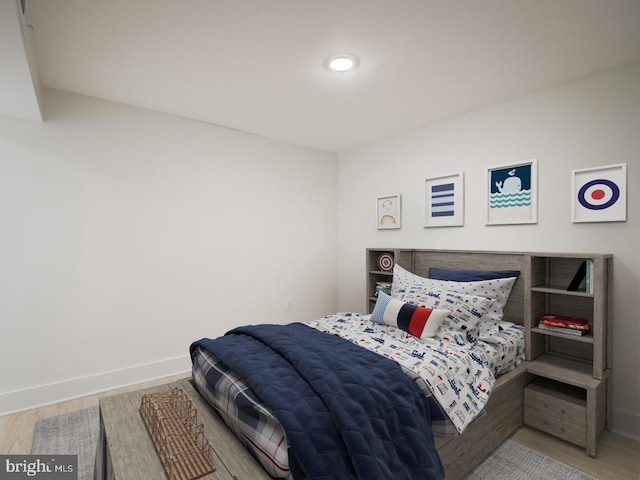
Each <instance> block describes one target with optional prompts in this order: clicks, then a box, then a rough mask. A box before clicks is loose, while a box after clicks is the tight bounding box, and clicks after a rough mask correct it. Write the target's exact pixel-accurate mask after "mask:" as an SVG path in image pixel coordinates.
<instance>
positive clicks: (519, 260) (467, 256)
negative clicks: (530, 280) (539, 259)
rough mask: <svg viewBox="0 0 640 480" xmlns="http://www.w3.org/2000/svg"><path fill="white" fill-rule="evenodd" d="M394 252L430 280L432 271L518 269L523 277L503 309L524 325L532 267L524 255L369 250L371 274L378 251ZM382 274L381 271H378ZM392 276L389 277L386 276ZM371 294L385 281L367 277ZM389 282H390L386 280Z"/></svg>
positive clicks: (399, 260)
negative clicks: (377, 282)
mask: <svg viewBox="0 0 640 480" xmlns="http://www.w3.org/2000/svg"><path fill="white" fill-rule="evenodd" d="M384 251H387V252H389V251H393V253H394V258H395V261H396V262H397V263H398V265H400V266H401V267H403V268H405V269H407V270H409V271H410V272H413V273H415V274H416V275H420V276H421V277H429V269H430V268H442V269H447V270H519V271H520V276H519V277H518V280H517V281H516V283H515V284H514V286H513V289H512V290H511V295H510V296H509V301H508V302H507V305H506V306H505V309H504V319H505V320H508V321H510V322H513V323H517V324H519V325H524V318H525V303H524V292H525V286H524V284H525V279H526V278H527V274H526V272H525V270H526V269H527V268H529V266H528V262H527V257H526V255H525V254H523V253H522V252H490V251H473V250H420V249H384V248H381V249H368V250H367V252H368V253H367V258H368V260H367V261H368V265H367V271H368V273H372V269H374V270H375V269H376V268H377V267H376V266H375V262H374V260H375V259H377V255H378V253H377V252H380V253H381V252H384ZM379 274H381V275H382V272H379ZM387 275H390V274H387ZM368 278H369V282H368V283H369V286H368V289H369V290H368V291H369V293H368V294H369V295H371V293H372V292H373V293H375V282H376V281H380V280H384V278H377V277H376V275H374V277H373V278H372V276H371V275H368ZM387 280H388V281H391V280H390V279H389V278H387Z"/></svg>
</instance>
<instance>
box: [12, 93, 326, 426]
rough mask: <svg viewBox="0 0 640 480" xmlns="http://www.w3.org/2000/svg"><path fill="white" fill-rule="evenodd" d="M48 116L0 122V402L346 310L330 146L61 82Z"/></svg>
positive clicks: (55, 393)
mask: <svg viewBox="0 0 640 480" xmlns="http://www.w3.org/2000/svg"><path fill="white" fill-rule="evenodd" d="M44 114H45V121H44V122H43V123H34V122H26V121H19V120H12V119H7V118H0V242H1V248H0V331H1V333H0V365H1V367H0V414H2V413H6V412H8V411H13V410H19V409H24V408H29V407H31V406H34V405H38V404H44V403H49V402H52V401H58V400H60V399H62V398H68V397H74V396H77V395H82V394H86V393H88V392H91V391H98V390H103V389H107V388H110V387H113V386H117V385H122V384H126V383H130V382H137V381H141V380H145V379H148V378H153V377H158V376H164V375H168V374H172V373H175V372H179V371H186V370H188V369H189V368H190V362H189V360H188V347H189V344H190V343H191V342H192V341H194V340H197V339H199V338H201V337H203V336H209V337H215V336H219V335H221V334H223V333H224V332H225V331H227V330H228V329H230V328H232V327H234V326H237V325H240V324H248V323H263V322H271V323H284V322H289V321H294V320H309V319H313V318H316V317H319V316H322V315H325V314H327V313H332V312H334V311H335V310H336V306H337V272H336V268H335V265H336V263H337V242H336V230H337V217H336V212H337V163H336V162H337V158H336V156H335V155H333V154H327V153H322V152H318V151H313V150H309V149H304V148H299V147H296V146H292V145H287V144H283V143H279V142H276V141H272V140H269V139H265V138H261V137H257V136H253V135H249V134H245V133H241V132H237V131H233V130H229V129H224V128H219V127H215V126H211V125H206V124H203V123H198V122H193V121H189V120H185V119H181V118H177V117H172V116H168V115H163V114H160V113H154V112H150V111H146V110H141V109H136V108H131V107H127V106H124V105H120V104H115V103H110V102H104V101H99V100H95V99H91V98H88V97H83V96H78V95H72V94H67V93H62V92H59V91H51V90H48V91H45V96H44ZM289 301H291V302H292V307H293V310H292V311H287V306H288V303H289Z"/></svg>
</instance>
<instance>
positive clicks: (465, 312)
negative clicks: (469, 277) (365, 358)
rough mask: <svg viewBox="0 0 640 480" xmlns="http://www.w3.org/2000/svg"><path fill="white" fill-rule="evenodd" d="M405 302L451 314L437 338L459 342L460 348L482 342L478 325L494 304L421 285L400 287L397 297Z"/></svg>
mask: <svg viewBox="0 0 640 480" xmlns="http://www.w3.org/2000/svg"><path fill="white" fill-rule="evenodd" d="M395 298H397V299H398V300H400V301H401V302H405V303H411V304H414V305H419V306H423V307H431V308H441V309H446V310H449V315H447V318H446V319H445V320H444V321H443V322H442V325H441V327H440V330H438V333H437V334H436V337H437V338H440V339H443V340H446V339H447V338H445V337H449V339H450V340H453V341H455V342H456V343H458V344H462V343H473V342H476V341H477V340H478V325H479V324H480V321H481V320H482V318H483V317H484V316H485V315H486V314H487V311H488V310H489V309H490V308H491V304H492V303H493V300H491V299H488V298H484V297H478V296H476V295H465V294H462V293H457V292H451V291H444V290H436V289H430V288H427V287H424V286H420V285H406V286H400V288H399V289H398V291H397V292H396V297H395Z"/></svg>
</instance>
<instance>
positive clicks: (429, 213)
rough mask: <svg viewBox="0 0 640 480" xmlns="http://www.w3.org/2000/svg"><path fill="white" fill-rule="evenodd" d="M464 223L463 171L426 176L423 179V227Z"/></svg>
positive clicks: (452, 225) (453, 225) (460, 224)
mask: <svg viewBox="0 0 640 480" xmlns="http://www.w3.org/2000/svg"><path fill="white" fill-rule="evenodd" d="M462 225H464V173H463V172H456V173H451V174H448V175H441V176H438V177H431V178H427V179H425V181H424V227H425V228H429V227H459V226H462Z"/></svg>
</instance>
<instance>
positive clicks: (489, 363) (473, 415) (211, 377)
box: [193, 312, 524, 478]
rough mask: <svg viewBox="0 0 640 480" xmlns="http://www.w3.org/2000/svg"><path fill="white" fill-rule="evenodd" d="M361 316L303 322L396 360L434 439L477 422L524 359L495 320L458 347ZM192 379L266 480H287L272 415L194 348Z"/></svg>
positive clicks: (507, 327)
mask: <svg viewBox="0 0 640 480" xmlns="http://www.w3.org/2000/svg"><path fill="white" fill-rule="evenodd" d="M369 317H370V316H369V315H360V314H355V313H348V312H345V313H338V314H334V315H329V316H326V317H323V318H321V319H317V320H314V321H311V322H306V323H305V324H306V325H308V326H309V327H312V328H315V329H317V330H320V331H323V332H327V333H330V334H335V335H338V336H340V337H341V338H343V339H345V340H347V341H351V342H353V343H356V344H358V345H360V346H362V347H364V348H367V349H369V350H371V351H374V352H376V353H378V354H380V355H383V356H385V357H387V358H391V359H393V360H394V361H396V362H397V363H398V364H399V365H400V366H401V367H402V370H403V371H404V373H405V374H406V375H408V376H409V377H410V378H411V379H412V380H413V381H414V382H415V383H416V385H417V386H418V388H420V390H421V391H422V392H423V394H424V395H425V396H426V397H427V398H429V400H430V403H431V405H432V409H431V417H432V418H431V426H432V430H433V432H434V435H436V436H453V435H457V434H458V433H460V432H462V431H463V430H464V429H465V428H466V427H467V426H468V425H469V424H471V423H472V422H474V421H475V420H476V419H478V418H480V417H481V416H482V415H483V413H484V406H485V404H486V402H487V400H488V398H489V395H490V393H491V389H492V388H493V384H494V383H495V376H497V375H498V374H502V373H506V372H508V371H510V370H512V369H513V368H515V367H516V366H518V365H519V364H520V363H521V362H523V361H524V334H523V328H522V327H520V326H518V325H514V324H512V323H509V322H502V324H501V328H500V332H498V333H497V334H494V335H493V337H492V339H491V343H487V342H477V343H475V344H467V345H464V346H460V345H456V344H454V343H450V342H443V341H440V340H436V339H430V340H429V341H424V340H420V339H418V338H417V337H414V336H412V335H410V334H408V333H406V332H404V331H403V330H400V329H398V328H395V327H392V326H388V325H380V324H377V323H374V322H371V321H370V320H369ZM193 378H194V383H195V385H196V387H197V388H198V390H199V392H200V393H201V395H202V396H203V398H205V399H206V400H207V401H208V402H209V403H210V404H211V406H212V407H213V408H214V409H215V410H216V411H217V412H218V413H219V414H220V416H221V417H222V419H223V420H224V422H225V423H226V424H227V426H228V427H229V428H230V429H231V430H232V431H233V432H234V434H235V435H236V436H237V437H238V438H239V439H240V440H241V441H242V443H243V444H244V445H245V446H246V447H247V449H248V450H249V451H251V452H252V453H253V455H254V456H255V457H256V458H257V459H258V461H259V462H260V463H261V465H262V466H263V467H264V468H265V470H266V471H267V473H269V475H271V476H273V477H275V478H291V477H290V472H289V466H288V453H287V440H286V436H285V433H284V430H283V429H282V426H281V425H280V422H279V421H278V419H277V418H276V417H275V415H274V414H273V412H272V411H271V410H270V409H269V408H268V407H266V406H265V405H264V404H263V403H262V402H261V401H260V399H259V398H257V397H256V395H255V394H254V393H253V392H252V390H251V389H250V388H249V387H248V386H247V385H246V384H245V383H244V382H243V381H242V379H241V378H240V377H239V376H238V375H237V374H236V373H235V372H233V371H231V370H229V369H228V368H227V367H226V366H225V365H224V363H222V362H220V361H219V359H217V358H216V357H215V356H214V355H212V354H211V353H209V352H207V351H205V350H202V349H198V351H197V352H196V354H195V355H194V358H193Z"/></svg>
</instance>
